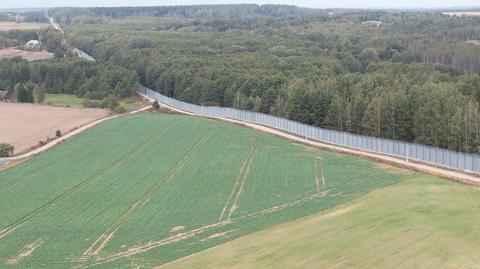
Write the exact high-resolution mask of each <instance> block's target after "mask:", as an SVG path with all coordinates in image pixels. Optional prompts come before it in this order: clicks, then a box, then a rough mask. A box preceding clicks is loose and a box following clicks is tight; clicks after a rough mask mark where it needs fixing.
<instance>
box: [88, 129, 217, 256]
mask: <svg viewBox="0 0 480 269" xmlns="http://www.w3.org/2000/svg"><path fill="white" fill-rule="evenodd" d="M212 133H213V131H212V130H210V131H209V132H207V133H205V135H203V136H202V137H201V138H200V139H199V140H198V141H197V143H196V144H195V145H194V146H193V147H192V149H190V151H189V152H188V153H187V154H186V155H185V156H184V157H183V158H182V160H180V161H179V162H178V163H177V164H176V165H175V166H174V167H173V168H172V169H171V170H170V171H169V173H168V174H167V175H166V176H165V177H163V178H162V179H161V180H160V181H159V182H158V183H157V184H156V185H155V186H153V188H152V189H151V190H150V191H148V192H147V193H145V194H144V195H142V196H141V197H140V199H138V200H137V201H136V202H135V203H134V204H133V205H132V206H130V208H129V209H127V211H125V212H124V213H123V214H122V215H121V216H120V218H118V219H117V221H115V222H114V223H113V224H112V225H111V226H110V227H109V228H108V229H107V230H106V231H105V232H104V233H103V234H102V235H100V236H99V237H98V238H97V239H96V240H95V242H93V244H92V245H91V246H90V247H89V248H88V249H87V250H86V251H85V252H84V253H83V255H84V256H89V255H98V254H99V253H100V251H102V249H103V248H105V246H106V245H107V243H108V242H109V241H110V240H111V239H112V238H113V236H114V235H115V233H116V232H117V231H118V230H119V229H120V228H121V227H122V226H123V224H125V222H126V221H127V220H128V218H129V217H130V216H131V215H132V214H133V213H135V212H136V211H137V210H138V209H140V208H141V207H143V206H144V205H145V204H147V203H148V202H150V200H151V199H152V198H154V197H155V196H156V195H157V193H158V192H159V191H160V189H161V187H163V185H164V184H166V183H168V182H169V181H170V180H171V179H173V178H174V177H175V175H176V174H177V172H178V171H179V170H180V169H182V168H183V167H184V166H185V164H187V162H188V161H189V160H190V159H191V158H192V156H193V155H194V154H195V152H197V151H198V149H199V148H200V147H201V145H203V143H205V141H207V140H208V138H209V137H210V136H211V135H212Z"/></svg>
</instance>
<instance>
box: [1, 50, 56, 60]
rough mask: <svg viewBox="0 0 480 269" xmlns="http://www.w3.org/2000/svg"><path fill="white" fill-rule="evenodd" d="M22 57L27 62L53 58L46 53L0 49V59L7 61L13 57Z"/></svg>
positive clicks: (51, 54)
mask: <svg viewBox="0 0 480 269" xmlns="http://www.w3.org/2000/svg"><path fill="white" fill-rule="evenodd" d="M18 56H20V57H22V58H24V59H26V60H28V61H35V60H47V59H52V58H53V56H54V55H53V53H50V52H47V51H26V50H19V49H16V48H4V49H0V59H8V58H13V57H18Z"/></svg>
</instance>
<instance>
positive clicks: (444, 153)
mask: <svg viewBox="0 0 480 269" xmlns="http://www.w3.org/2000/svg"><path fill="white" fill-rule="evenodd" d="M72 52H73V53H75V54H76V55H78V56H79V57H80V58H83V59H85V60H87V61H95V58H93V57H92V56H90V55H88V54H87V53H85V52H83V51H82V50H80V49H77V48H73V49H72ZM138 91H139V92H141V93H143V94H145V95H147V96H149V97H151V98H153V99H155V100H157V101H158V102H160V103H164V104H167V105H169V106H171V107H174V108H177V109H180V110H183V111H187V112H191V113H195V114H198V115H202V116H207V117H212V116H213V117H223V118H230V119H235V120H240V121H245V122H252V123H257V124H261V125H264V126H268V127H272V128H276V129H280V130H283V131H286V132H289V133H293V134H296V135H299V136H302V137H305V139H311V140H317V141H321V142H325V143H329V144H333V145H338V146H342V147H347V148H352V149H358V150H362V151H366V152H373V153H379V154H383V155H389V156H393V157H398V158H403V159H407V160H414V161H419V162H424V163H429V164H433V165H438V166H442V167H446V168H451V169H455V170H462V171H466V172H474V173H480V156H479V155H477V154H469V153H463V152H456V151H452V150H447V149H442V148H436V147H431V146H426V145H420V144H414V143H408V142H403V141H397V140H391V139H383V138H377V137H371V136H364V135H357V134H352V133H347V132H340V131H335V130H329V129H324V128H319V127H315V126H311V125H307V124H303V123H300V122H296V121H292V120H289V119H285V118H280V117H277V116H273V115H268V114H264V113H257V112H251V111H244V110H239V109H235V108H228V107H213V106H205V107H204V106H198V105H194V104H190V103H187V102H183V101H179V100H176V99H174V98H170V97H167V96H165V95H162V94H160V93H158V92H155V91H153V90H151V89H149V88H147V87H145V86H142V85H140V86H139V88H138Z"/></svg>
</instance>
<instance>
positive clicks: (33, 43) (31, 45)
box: [25, 40, 42, 50]
mask: <svg viewBox="0 0 480 269" xmlns="http://www.w3.org/2000/svg"><path fill="white" fill-rule="evenodd" d="M41 45H42V42H40V41H38V40H30V41H28V42H27V44H26V45H25V47H26V48H27V49H31V50H40V46H41Z"/></svg>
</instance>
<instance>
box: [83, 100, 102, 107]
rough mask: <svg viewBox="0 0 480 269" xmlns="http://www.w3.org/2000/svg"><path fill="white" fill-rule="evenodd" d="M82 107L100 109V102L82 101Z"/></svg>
mask: <svg viewBox="0 0 480 269" xmlns="http://www.w3.org/2000/svg"><path fill="white" fill-rule="evenodd" d="M83 106H84V107H87V108H101V107H102V102H101V101H98V100H90V99H85V101H83Z"/></svg>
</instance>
